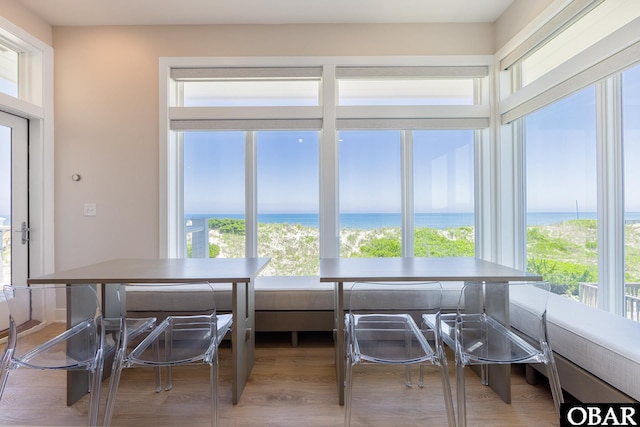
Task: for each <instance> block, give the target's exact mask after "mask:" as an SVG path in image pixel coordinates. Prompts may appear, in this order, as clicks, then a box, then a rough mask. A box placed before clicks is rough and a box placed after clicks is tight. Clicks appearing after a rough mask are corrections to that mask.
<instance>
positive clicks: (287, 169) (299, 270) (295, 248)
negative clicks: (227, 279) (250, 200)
mask: <svg viewBox="0 0 640 427" xmlns="http://www.w3.org/2000/svg"><path fill="white" fill-rule="evenodd" d="M256 142H257V154H258V155H257V171H258V174H257V183H258V184H257V192H258V256H261V257H270V258H271V262H269V264H268V265H267V267H266V268H265V271H264V272H263V273H262V275H263V276H265V275H266V276H274V275H275V276H317V275H318V274H319V273H320V246H319V218H318V203H319V195H318V191H319V183H318V177H319V171H318V132H316V131H268V132H266V131H262V132H257V133H256Z"/></svg>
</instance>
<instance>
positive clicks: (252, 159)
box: [161, 58, 490, 276]
mask: <svg viewBox="0 0 640 427" xmlns="http://www.w3.org/2000/svg"><path fill="white" fill-rule="evenodd" d="M210 60H211V62H212V65H211V66H210V67H203V66H202V63H206V62H207V60H206V59H201V60H200V61H199V62H200V65H199V66H198V67H195V66H190V65H189V64H185V60H184V59H181V58H174V59H163V60H162V62H163V63H165V64H166V65H167V68H166V69H164V71H163V76H162V77H161V78H164V79H166V81H168V83H169V84H168V85H167V87H168V89H169V90H168V91H167V92H166V93H164V94H162V95H161V102H163V104H164V105H166V106H167V107H168V108H167V120H168V123H169V126H168V128H169V131H168V132H167V134H166V142H165V144H166V146H165V147H164V148H163V153H166V156H167V160H168V161H167V164H166V166H163V167H166V173H167V182H166V185H167V188H166V190H167V191H166V194H167V198H166V200H163V201H162V202H163V203H165V205H164V206H165V208H164V213H161V223H163V224H165V223H166V229H167V233H166V235H165V236H161V241H162V243H163V248H164V249H166V253H167V255H168V256H178V257H182V256H190V257H222V256H225V257H238V256H261V257H270V258H271V262H270V263H269V265H268V266H267V268H266V269H265V271H263V272H262V273H261V274H262V275H267V276H315V275H318V273H319V259H320V256H321V250H322V253H323V255H322V256H344V257H348V256H354V257H364V256H442V255H473V254H474V249H473V247H474V235H475V233H474V222H475V214H474V200H475V195H474V188H475V185H474V182H475V167H474V162H475V160H474V157H475V155H476V153H475V150H474V146H475V137H476V134H477V133H476V132H475V131H476V130H478V129H485V128H487V127H488V126H489V113H490V109H489V107H488V102H487V99H486V98H487V97H486V94H488V93H489V90H488V78H487V76H488V69H489V67H488V65H487V62H488V61H489V60H490V58H481V59H477V58H476V59H470V60H469V61H468V62H471V63H472V64H474V63H477V65H468V66H450V65H448V64H444V65H442V66H433V65H429V66H425V65H424V64H419V62H420V60H415V61H414V60H412V61H413V62H416V63H418V64H416V65H406V64H405V65H400V66H397V65H395V64H396V62H397V60H395V59H393V58H381V59H380V64H379V65H371V66H361V65H354V64H351V63H350V61H351V60H352V58H344V59H341V60H340V61H338V62H341V61H344V64H340V65H336V64H335V62H336V58H331V59H330V60H328V61H327V60H326V59H324V58H311V59H308V62H307V61H306V60H302V61H301V62H302V63H303V64H302V65H300V64H297V65H291V66H284V65H282V63H281V61H284V62H285V63H286V62H291V61H292V59H291V58H289V59H284V60H282V59H280V60H278V59H273V60H270V62H272V63H271V64H270V65H269V66H265V65H264V64H258V65H256V64H255V63H257V62H263V61H264V58H261V59H252V60H250V61H249V62H251V64H252V65H251V66H250V65H247V66H245V67H226V66H221V65H220V63H225V62H229V61H225V60H224V59H218V58H213V59H212V58H210ZM187 61H188V60H187ZM231 62H233V63H238V62H242V60H237V59H236V60H234V61H231ZM324 62H327V63H324ZM357 62H358V61H356V63H357ZM403 62H406V60H404V61H403ZM465 62H467V61H465ZM163 136H165V135H163ZM445 180H446V182H444V181H445ZM161 194H165V192H164V191H163V192H162V193H161ZM414 205H415V208H414ZM414 224H415V226H414ZM462 236H464V237H462ZM463 238H464V243H461V241H460V240H461V239H463ZM418 240H419V242H420V243H419V245H420V247H419V248H416V250H415V251H414V244H416V241H418ZM165 243H166V244H165ZM443 247H446V248H447V249H446V250H445V249H442V248H443ZM461 248H462V249H461Z"/></svg>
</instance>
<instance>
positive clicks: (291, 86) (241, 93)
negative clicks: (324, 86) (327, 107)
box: [183, 80, 320, 107]
mask: <svg viewBox="0 0 640 427" xmlns="http://www.w3.org/2000/svg"><path fill="white" fill-rule="evenodd" d="M183 85H184V106H185V107H277V106H294V107H297V106H317V105H320V95H319V94H320V81H319V80H219V81H218V80H216V81H194V82H184V83H183Z"/></svg>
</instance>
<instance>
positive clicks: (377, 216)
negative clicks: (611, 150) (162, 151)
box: [185, 212, 640, 230]
mask: <svg viewBox="0 0 640 427" xmlns="http://www.w3.org/2000/svg"><path fill="white" fill-rule="evenodd" d="M185 217H186V218H187V219H195V218H236V219H243V215H241V214H230V215H220V214H190V215H185ZM572 219H596V213H595V212H580V214H576V212H533V213H529V214H528V215H527V224H528V225H552V224H559V223H561V222H563V221H568V220H572ZM625 219H626V220H627V221H629V220H632V221H640V212H638V213H627V215H626V218H625ZM258 221H259V222H261V223H266V224H300V225H303V226H306V227H318V223H319V222H318V215H317V214H261V215H258ZM400 224H401V219H400V214H394V213H382V214H381V213H349V214H342V215H340V227H341V228H358V229H364V230H368V229H373V228H382V227H400ZM414 225H415V226H416V227H429V228H437V229H445V228H455V227H473V225H474V219H473V213H470V212H466V213H418V214H416V215H415V218H414Z"/></svg>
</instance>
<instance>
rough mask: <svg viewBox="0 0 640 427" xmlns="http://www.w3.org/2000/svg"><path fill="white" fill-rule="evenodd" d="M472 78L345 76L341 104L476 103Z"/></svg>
mask: <svg viewBox="0 0 640 427" xmlns="http://www.w3.org/2000/svg"><path fill="white" fill-rule="evenodd" d="M473 87H474V85H473V79H416V78H411V79H393V78H387V79H380V80H377V79H342V80H340V81H339V82H338V94H339V101H338V102H339V105H473V103H474V99H473Z"/></svg>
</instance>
